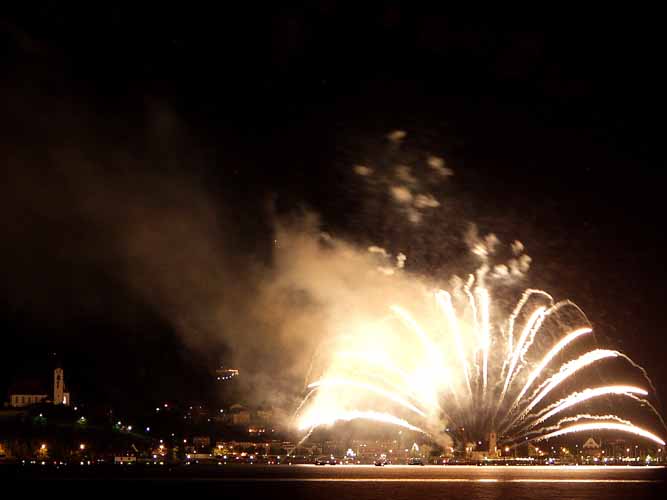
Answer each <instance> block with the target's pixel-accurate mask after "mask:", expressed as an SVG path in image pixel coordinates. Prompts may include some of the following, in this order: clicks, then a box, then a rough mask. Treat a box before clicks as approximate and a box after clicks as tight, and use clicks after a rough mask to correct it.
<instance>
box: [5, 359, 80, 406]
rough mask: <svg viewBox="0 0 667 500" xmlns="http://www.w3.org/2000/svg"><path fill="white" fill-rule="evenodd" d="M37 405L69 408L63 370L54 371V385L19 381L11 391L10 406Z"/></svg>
mask: <svg viewBox="0 0 667 500" xmlns="http://www.w3.org/2000/svg"><path fill="white" fill-rule="evenodd" d="M37 403H52V404H54V405H65V406H69V405H70V403H71V401H70V394H69V392H68V391H67V389H66V387H65V379H64V372H63V369H62V368H60V367H57V368H56V369H55V370H53V383H52V384H42V383H41V381H32V380H28V381H19V382H18V383H16V384H15V385H13V386H12V387H11V388H10V390H9V406H11V407H13V408H22V407H24V406H30V405H34V404H37Z"/></svg>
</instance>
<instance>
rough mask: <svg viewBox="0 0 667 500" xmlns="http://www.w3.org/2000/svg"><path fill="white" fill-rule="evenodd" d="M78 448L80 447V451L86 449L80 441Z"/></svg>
mask: <svg viewBox="0 0 667 500" xmlns="http://www.w3.org/2000/svg"><path fill="white" fill-rule="evenodd" d="M79 449H80V450H81V451H83V450H85V449H86V445H85V444H83V443H81V444H80V445H79Z"/></svg>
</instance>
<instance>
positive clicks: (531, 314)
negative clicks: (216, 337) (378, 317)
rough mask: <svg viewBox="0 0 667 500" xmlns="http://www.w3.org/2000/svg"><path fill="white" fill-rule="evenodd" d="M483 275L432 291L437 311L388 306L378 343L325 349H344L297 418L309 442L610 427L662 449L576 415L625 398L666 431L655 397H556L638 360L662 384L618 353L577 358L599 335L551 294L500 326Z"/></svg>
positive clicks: (634, 391) (512, 439) (623, 423)
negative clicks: (322, 435)
mask: <svg viewBox="0 0 667 500" xmlns="http://www.w3.org/2000/svg"><path fill="white" fill-rule="evenodd" d="M483 277H484V273H479V272H478V275H477V276H474V275H470V277H469V278H468V280H467V281H466V282H465V283H464V284H462V286H461V287H460V288H459V289H458V291H455V292H449V291H445V290H439V289H438V290H435V291H433V292H429V293H431V294H432V299H434V300H433V302H432V303H434V304H435V306H436V307H435V308H434V309H428V308H426V309H425V312H424V313H423V314H422V312H420V314H415V312H414V311H415V309H416V308H417V307H419V306H417V305H412V306H410V307H405V306H404V305H399V304H395V303H394V304H392V303H391V302H390V303H389V304H388V305H387V310H388V311H390V312H391V313H392V314H393V317H394V321H383V323H382V325H381V326H380V327H378V326H377V325H375V327H374V328H372V329H371V330H373V331H374V335H375V337H372V338H370V340H369V338H367V337H364V338H363V340H362V339H361V338H360V336H358V335H354V334H346V335H344V336H343V337H341V339H340V340H334V341H331V340H329V341H327V345H336V347H337V348H338V350H337V351H336V352H335V353H334V355H333V356H329V357H327V356H322V355H321V352H319V351H318V356H319V358H321V359H320V364H321V365H322V366H321V367H320V371H321V375H319V376H318V377H317V379H316V381H314V382H309V383H308V384H307V388H308V390H309V392H308V394H307V395H306V397H305V398H304V400H303V401H302V403H301V404H300V405H299V407H298V409H297V411H296V413H295V421H296V422H297V427H298V428H299V429H301V430H307V431H308V432H309V433H310V432H312V430H313V429H315V428H317V427H319V426H322V425H331V424H333V423H335V422H340V421H350V420H366V421H369V422H375V423H385V424H391V425H396V426H399V427H402V428H405V429H409V430H413V431H418V432H424V433H428V434H430V435H436V434H442V433H443V432H446V433H448V434H449V435H450V436H451V437H452V438H453V439H454V440H455V441H457V442H458V443H464V442H466V441H468V440H474V441H476V440H478V439H485V437H486V435H487V434H488V433H489V432H491V431H493V432H498V433H499V435H500V439H501V440H503V441H504V442H505V443H507V444H510V445H512V444H513V443H519V442H525V441H527V440H528V441H532V440H542V439H548V438H551V437H557V436H562V435H566V434H571V433H576V432H584V431H593V430H607V431H615V432H622V433H629V434H634V435H637V436H641V437H644V438H646V439H649V440H652V441H654V442H656V443H661V444H662V439H661V438H660V437H659V436H657V435H656V434H654V433H652V432H650V431H649V430H646V429H643V428H641V427H638V426H637V425H635V424H634V423H632V422H631V421H630V420H628V419H625V418H623V417H622V416H619V415H612V414H600V415H594V414H588V413H584V414H576V415H574V416H567V415H566V412H568V411H569V410H572V409H575V410H576V408H577V407H578V406H580V405H582V404H583V403H585V402H589V403H591V404H596V403H595V402H596V401H600V400H604V399H605V398H609V397H621V398H626V399H627V400H628V403H629V404H634V405H640V406H642V407H648V408H649V409H650V410H651V411H652V412H653V413H654V414H655V415H656V416H657V417H658V418H659V420H660V422H663V420H662V417H661V416H660V414H659V412H658V411H657V410H656V409H655V407H654V406H653V405H652V404H651V403H649V402H648V400H647V399H645V398H646V397H647V396H648V395H649V392H648V391H647V390H646V389H644V388H641V387H638V386H635V385H631V384H627V383H619V384H612V385H604V386H600V387H582V388H580V389H579V390H576V391H575V392H571V393H570V394H569V395H567V396H565V397H562V396H561V397H560V398H554V395H558V394H561V393H562V392H563V391H564V390H565V389H567V388H568V387H570V385H571V384H578V383H580V382H583V381H585V380H586V375H585V374H586V373H587V371H588V369H589V368H590V367H591V366H592V365H596V366H597V365H599V366H600V368H602V369H604V367H605V366H606V364H605V363H607V362H608V360H611V359H621V360H624V361H625V362H628V363H630V365H631V366H632V367H634V368H636V369H638V371H639V372H640V373H641V375H643V376H644V378H645V379H646V380H647V381H648V384H649V386H650V387H651V389H652V390H654V387H653V384H652V383H651V380H650V379H649V378H648V376H647V374H646V372H645V370H644V369H643V368H642V367H641V366H639V365H638V364H636V363H635V362H634V361H632V360H631V359H630V358H628V357H627V356H626V355H625V354H623V353H621V352H619V351H616V350H611V349H602V348H594V349H590V350H588V351H585V352H583V354H578V355H577V354H575V348H576V349H580V348H581V347H583V346H582V345H578V344H581V343H582V342H583V340H581V339H584V338H587V337H591V335H590V334H591V333H592V331H593V330H592V328H591V326H590V324H589V322H588V319H587V318H586V316H585V314H584V313H583V311H581V309H580V308H579V307H578V306H577V305H576V304H574V303H572V302H570V301H567V300H565V301H560V302H554V300H553V298H552V297H551V295H549V294H548V293H546V292H544V291H542V290H536V289H528V290H526V291H525V292H524V293H523V294H522V295H521V297H520V299H519V301H518V302H517V304H516V305H515V307H514V308H513V309H512V312H511V314H510V315H509V316H508V317H507V318H506V320H504V321H497V320H496V317H495V315H494V313H495V314H496V315H498V314H499V313H498V310H496V309H494V304H493V301H492V294H491V290H490V289H489V288H488V287H487V286H485V285H484V280H483ZM425 303H428V301H426V302H425ZM433 311H435V312H433ZM573 317H574V319H573ZM577 323H579V324H577ZM519 328H520V330H519ZM361 330H363V328H362V329H361ZM515 330H517V331H518V332H519V333H518V335H517V334H515ZM341 346H344V347H343V348H342V349H341ZM580 352H581V351H580ZM562 359H565V361H560V360H562ZM312 366H313V364H312V363H311V368H310V369H309V371H311V370H312ZM558 417H560V419H559V420H558V421H557V422H554V420H555V419H556V418H558ZM582 420H587V421H586V422H581V421H582ZM663 423H664V422H663ZM445 428H446V431H445ZM308 435H309V434H308ZM434 437H437V436H434Z"/></svg>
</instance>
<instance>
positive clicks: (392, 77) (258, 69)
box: [0, 1, 667, 408]
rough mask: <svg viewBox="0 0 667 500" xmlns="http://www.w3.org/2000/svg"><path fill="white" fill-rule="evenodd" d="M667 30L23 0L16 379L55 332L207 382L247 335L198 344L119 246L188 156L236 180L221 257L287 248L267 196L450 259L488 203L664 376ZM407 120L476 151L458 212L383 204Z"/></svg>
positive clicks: (7, 18)
mask: <svg viewBox="0 0 667 500" xmlns="http://www.w3.org/2000/svg"><path fill="white" fill-rule="evenodd" d="M661 34H662V28H661V27H660V26H658V16H656V15H655V13H653V14H652V13H650V12H635V13H629V12H624V11H618V12H604V13H603V12H597V13H594V14H591V15H588V14H584V13H581V12H575V11H566V10H563V11H559V12H547V13H545V14H538V13H532V14H531V13H527V12H524V13H523V15H521V16H514V15H511V13H509V12H503V15H496V14H495V13H491V12H489V13H487V14H486V15H484V16H481V17H480V15H476V16H474V17H463V16H455V15H452V14H451V13H450V12H448V11H447V9H445V8H442V9H441V10H440V11H437V10H433V11H431V10H429V9H426V8H418V7H414V6H411V7H408V5H407V2H406V5H403V4H402V3H401V2H379V3H375V2H373V3H372V4H371V5H368V6H365V7H363V8H359V7H355V6H346V5H344V4H343V3H342V2H335V1H329V2H313V3H312V4H311V3H308V6H307V7H300V8H297V7H294V8H280V7H269V8H267V7H264V6H260V4H257V5H256V6H249V7H247V9H245V10H244V9H241V8H239V7H236V8H231V7H228V6H225V7H224V8H222V7H221V8H220V9H219V10H207V9H206V8H204V7H199V8H198V7H195V6H189V5H185V6H183V5H181V6H179V7H178V8H176V7H173V8H172V7H167V6H159V7H158V6H153V7H148V6H145V7H144V6H133V7H130V6H125V7H124V6H120V5H116V4H115V3H112V4H108V5H106V6H103V7H102V6H100V5H97V4H95V5H93V4H91V5H88V6H86V7H80V6H76V7H74V6H63V5H60V2H43V3H42V4H41V6H39V7H37V6H25V5H24V6H21V7H15V8H13V9H10V8H8V7H3V8H2V11H1V12H0V35H1V39H2V55H1V57H0V61H1V63H0V64H1V68H2V73H1V77H0V85H1V87H0V96H1V101H0V103H1V104H0V106H2V116H3V120H2V122H1V124H0V127H1V129H0V151H1V152H2V157H3V163H4V164H5V167H3V171H4V172H5V173H3V174H2V178H3V179H4V181H3V182H2V184H1V185H0V204H1V205H0V210H1V212H2V213H1V214H0V227H2V231H3V236H2V243H1V244H0V275H2V276H3V279H2V283H1V284H0V293H1V297H0V299H1V300H0V334H1V335H2V354H3V355H2V362H1V363H0V394H5V392H6V389H7V386H8V385H9V383H10V382H11V380H12V379H13V378H14V377H15V376H17V374H19V373H22V372H25V371H30V370H31V369H32V368H31V367H33V366H38V365H39V363H40V362H41V360H43V359H44V358H46V357H47V356H48V355H49V353H51V352H54V351H56V352H58V353H59V356H62V358H63V360H64V362H65V366H66V369H68V370H69V372H66V373H69V374H70V377H71V380H72V383H73V384H74V392H75V395H76V392H77V391H78V393H79V394H81V395H82V397H84V398H86V399H87V400H90V401H95V400H97V401H105V402H109V403H110V404H113V405H118V406H123V405H125V406H128V407H130V408H132V407H134V408H136V407H137V406H142V405H143V404H144V402H146V403H147V404H148V403H149V402H151V401H154V400H160V399H163V398H169V399H179V398H188V397H191V398H193V399H196V398H204V397H206V395H207V394H208V391H210V387H209V384H208V382H209V380H210V379H209V378H208V377H209V375H210V370H211V369H212V368H214V367H215V366H216V365H217V364H219V363H220V362H221V361H223V362H224V361H225V355H226V352H227V347H228V346H225V345H223V344H224V343H223V344H220V343H216V344H212V345H211V348H210V349H195V348H192V346H191V345H187V344H186V343H184V342H183V340H182V338H181V337H180V336H179V335H178V334H177V333H176V332H175V331H174V329H173V328H172V327H171V326H170V324H169V323H168V322H167V321H165V319H164V318H163V317H161V315H160V314H159V313H157V312H156V311H155V309H154V308H153V307H152V305H151V303H150V300H146V297H145V296H144V295H141V294H139V293H137V291H136V289H135V288H133V287H132V286H128V284H127V283H126V282H124V281H123V280H122V279H120V278H119V275H118V274H116V273H115V272H114V269H116V268H117V267H118V266H121V265H122V266H126V265H128V264H127V262H125V261H123V262H120V261H119V260H117V258H116V254H115V253H113V252H107V250H108V248H109V247H113V245H114V244H116V242H117V239H116V237H115V234H114V231H115V230H116V228H117V227H119V226H118V220H119V219H123V220H124V219H132V218H133V217H135V216H136V217H137V218H138V219H141V216H142V214H143V213H145V212H148V213H151V214H164V217H165V220H166V219H169V222H168V223H169V224H170V225H171V223H172V222H173V224H178V220H175V221H174V220H173V219H170V218H169V217H170V215H169V214H170V213H171V212H170V210H172V209H174V207H177V208H178V207H180V206H181V205H180V203H181V199H180V198H179V196H180V195H179V193H170V194H169V196H161V197H156V196H153V192H154V191H155V192H157V191H158V190H159V191H160V192H161V193H164V192H169V191H168V189H167V188H165V189H159V185H160V182H161V180H162V179H165V178H169V179H174V178H177V179H178V178H187V179H189V180H190V181H191V180H192V179H195V183H196V184H197V186H204V187H205V190H206V192H207V193H208V194H209V196H210V197H211V199H216V200H220V205H219V210H217V209H216V210H214V212H215V218H216V220H218V218H219V220H221V221H223V222H221V224H223V225H224V227H225V228H227V229H226V230H227V231H228V233H227V234H226V239H227V241H231V242H233V243H232V244H231V248H232V249H231V250H230V249H229V248H226V252H228V253H226V254H224V257H223V255H222V254H221V256H220V258H225V259H229V260H231V261H235V260H237V259H238V260H239V262H242V264H241V265H240V266H239V268H243V266H247V265H250V266H252V263H260V264H261V265H266V266H270V265H271V244H272V240H273V238H272V233H271V231H272V230H271V223H270V220H269V219H270V217H269V216H268V215H267V211H266V206H267V204H268V203H269V202H271V203H273V204H274V210H275V211H276V212H277V213H280V214H286V213H292V212H296V211H299V210H302V209H303V208H304V207H307V208H308V209H310V210H313V211H315V212H317V213H319V214H320V215H321V220H322V224H323V228H324V229H325V230H327V231H329V232H331V233H333V234H336V235H337V236H341V237H344V238H346V239H348V240H350V241H354V242H356V243H359V244H362V245H368V244H373V243H377V244H380V245H381V246H384V247H386V248H389V249H391V250H392V251H398V250H402V251H404V252H405V253H406V254H407V255H408V256H409V260H408V263H409V266H408V267H409V270H411V271H414V272H417V273H424V274H430V275H434V276H439V277H440V276H442V277H443V278H446V275H447V265H446V262H445V261H446V259H447V256H448V252H455V250H456V243H455V242H453V240H455V239H456V238H457V237H459V236H460V234H461V233H462V231H463V230H464V229H465V227H466V226H467V224H468V223H470V222H474V223H476V224H477V225H478V226H479V227H480V230H483V231H484V232H489V231H493V232H495V233H496V234H497V235H498V236H499V237H500V238H501V240H503V241H506V242H507V241H512V240H513V239H520V240H521V241H523V242H524V244H525V245H526V248H527V249H528V252H529V253H530V255H531V256H532V257H533V259H534V261H533V267H532V269H531V272H530V276H529V278H528V280H527V282H526V283H524V285H525V286H531V287H544V288H546V289H548V290H549V291H550V292H552V293H553V294H554V295H555V296H556V297H557V298H565V297H569V298H571V299H572V300H574V301H575V302H576V303H577V304H579V305H580V306H581V307H582V308H583V309H584V310H585V311H586V312H587V314H588V316H589V318H590V319H591V321H592V323H593V324H594V326H595V329H596V335H597V338H598V340H599V341H601V343H602V344H605V345H609V346H612V347H616V348H620V349H622V350H623V351H624V352H626V353H627V354H629V355H630V356H631V357H633V358H634V359H635V360H636V361H638V362H640V363H641V364H643V365H644V366H645V367H646V368H647V370H648V371H649V373H650V374H651V375H652V376H653V378H654V381H655V382H656V385H657V386H658V388H659V389H661V390H662V395H663V398H664V390H665V389H664V388H665V387H667V369H666V368H665V364H664V355H665V352H666V351H665V347H664V340H663V337H664V333H663V328H664V327H663V325H664V324H665V322H666V320H667V318H666V314H665V307H664V304H663V301H664V297H665V292H666V290H665V279H666V278H667V276H666V272H665V266H664V264H663V262H662V257H663V254H664V251H665V243H664V237H663V212H664V210H663V204H664V190H665V187H664V186H665V180H666V175H665V170H664V163H665V162H664V154H663V150H664V140H663V130H664V124H663V119H662V118H663V116H664V111H665V107H664V104H665V103H664V88H665V86H664V84H665V82H664V79H663V78H662V69H661V65H662V59H663V56H664V55H663V54H662V52H663V51H662V45H663V44H662V43H661V42H662V39H661ZM394 129H403V130H406V131H407V132H408V140H407V142H406V144H405V146H406V148H407V149H408V150H409V149H410V148H413V149H414V150H417V149H418V150H420V151H428V152H431V153H433V154H438V155H441V156H443V157H445V158H446V160H447V163H448V165H449V166H450V167H451V168H452V169H453V170H454V172H455V175H454V177H453V179H452V181H451V184H450V185H448V187H447V192H446V193H444V196H446V199H447V200H449V202H448V203H445V204H444V205H445V207H446V214H445V215H442V217H443V219H433V220H430V221H429V223H428V224H424V225H421V226H420V227H418V228H416V227H410V226H405V227H404V226H400V225H394V224H392V223H387V222H386V221H385V222H383V221H380V223H378V215H377V214H371V215H372V217H371V216H369V214H368V212H367V211H366V208H367V207H364V206H363V204H362V203H361V202H360V201H359V199H358V196H357V195H358V191H355V189H353V188H352V187H351V186H350V175H349V170H350V168H351V166H352V165H354V164H355V163H359V162H376V163H381V161H382V160H381V156H382V153H381V151H382V141H383V140H384V136H385V135H386V134H387V133H388V132H389V131H391V130H394ZM5 168H6V170H5ZM5 181H6V182H5ZM103 185H104V186H105V187H104V189H102V190H101V191H102V192H104V193H113V196H110V197H109V200H108V203H106V204H103V203H102V202H100V205H99V206H101V205H102V204H103V205H104V207H105V210H103V211H102V212H103V214H102V216H100V217H99V218H98V217H97V216H98V215H99V213H100V211H99V210H98V205H97V204H96V201H97V200H96V199H95V198H96V195H95V189H96V188H99V187H100V186H103ZM156 185H157V186H158V187H157V188H156ZM109 186H110V187H109ZM88 187H90V192H88ZM82 193H84V194H85V195H82ZM137 200H141V203H139V204H138V206H139V207H140V208H138V209H136V210H137V211H134V210H135V208H134V207H135V206H137V205H136V203H135V202H136V201H137ZM103 201H104V200H103ZM88 204H92V205H93V206H95V207H96V209H95V214H96V215H95V217H93V218H89V216H90V212H86V211H85V210H83V211H81V210H79V208H80V207H81V206H85V207H87V206H89V205H88ZM128 207H130V208H128ZM190 209H191V207H190V206H188V210H190ZM192 210H193V213H194V214H195V216H197V214H199V213H203V214H206V216H208V215H210V213H209V212H208V208H207V207H204V208H201V212H199V210H200V208H198V207H195V208H193V209H192ZM174 213H180V212H178V210H176V211H175V212H174ZM118 214H121V215H118ZM158 217H162V215H159V216H158ZM165 220H162V219H160V221H161V222H159V223H157V225H156V227H157V231H158V232H159V230H160V227H162V226H161V225H160V224H163V223H166V222H165ZM100 221H101V222H100ZM170 234H171V233H170ZM174 234H176V235H179V234H182V235H183V237H184V238H187V236H188V234H189V233H188V229H187V228H185V229H183V232H182V233H179V232H176V233H174ZM443 235H444V236H443ZM155 241H157V242H158V243H160V244H167V245H175V246H178V245H179V244H180V242H179V241H178V238H176V239H172V240H169V241H167V242H165V241H162V240H160V239H159V238H158V239H157V240H155ZM156 252H157V249H156ZM206 256H207V257H208V256H209V254H208V253H207V254H206ZM193 260H195V261H196V260H197V255H196V254H195V255H193ZM249 262H250V264H249ZM128 269H136V268H135V267H132V266H131V265H130V266H129V267H128ZM163 272H165V273H177V272H178V269H177V268H176V269H175V268H170V269H164V270H163ZM202 275H205V272H204V271H202ZM237 278H238V279H239V280H243V277H242V272H240V271H239V276H237ZM128 392H131V393H132V394H133V395H134V398H133V399H132V400H131V401H128V399H127V397H126V396H127V394H128Z"/></svg>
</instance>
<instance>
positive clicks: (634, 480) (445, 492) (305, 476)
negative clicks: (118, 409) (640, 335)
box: [2, 465, 667, 500]
mask: <svg viewBox="0 0 667 500" xmlns="http://www.w3.org/2000/svg"><path fill="white" fill-rule="evenodd" d="M2 475H3V476H4V479H8V477H7V475H8V473H7V471H5V474H2ZM12 475H13V476H14V478H16V479H19V480H21V479H24V480H30V481H31V483H32V486H31V488H30V489H31V490H32V491H34V489H33V487H37V488H39V486H47V485H49V489H51V486H53V484H52V483H53V482H58V483H61V486H62V487H63V488H64V489H65V490H66V491H67V492H68V494H69V495H71V494H74V496H77V495H76V494H77V493H83V494H86V495H88V494H92V493H99V492H101V490H105V491H106V492H107V493H112V494H117V495H118V494H120V495H121V496H125V495H124V493H125V492H134V493H139V492H140V491H141V492H146V491H151V492H153V493H159V494H161V495H162V494H178V495H182V494H185V495H186V496H187V497H188V498H196V497H197V496H198V495H206V496H209V495H217V494H219V495H220V497H221V498H223V497H224V498H233V499H240V498H248V499H252V498H265V499H275V498H291V499H300V498H321V499H329V498H335V499H340V500H346V499H355V500H370V499H382V500H389V499H392V500H393V499H396V500H401V499H411V500H415V499H418V500H429V499H439V500H441V499H451V500H457V499H466V500H470V499H476V498H479V499H511V500H520V499H537V498H549V499H551V498H554V499H555V498H557V499H559V500H567V499H584V498H593V499H602V498H607V499H632V500H639V499H648V498H667V483H666V480H667V471H666V470H665V469H664V468H662V467H474V466H472V467H465V466H449V467H446V466H444V467H443V466H423V467H420V466H394V465H390V466H387V467H374V466H358V465H355V466H343V465H337V466H320V467H318V466H313V465H303V466H297V465H293V466H288V465H285V466H283V465H279V466H259V465H244V466H232V465H226V466H192V467H176V468H169V467H167V466H165V467H159V466H154V467H153V468H152V469H151V468H144V469H140V468H136V467H132V466H130V467H120V466H115V467H113V468H108V469H96V468H94V467H91V468H81V469H65V470H63V469H50V470H46V469H44V470H41V469H39V468H35V466H33V467H31V468H21V467H19V468H17V469H16V470H15V471H14V473H12ZM19 489H20V488H19ZM216 498H217V496H216Z"/></svg>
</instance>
